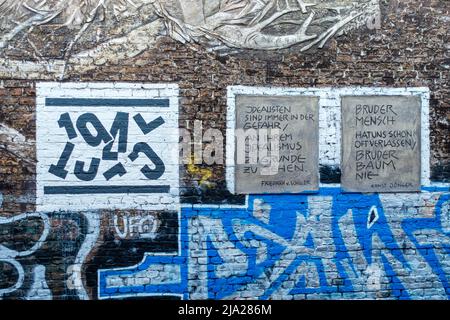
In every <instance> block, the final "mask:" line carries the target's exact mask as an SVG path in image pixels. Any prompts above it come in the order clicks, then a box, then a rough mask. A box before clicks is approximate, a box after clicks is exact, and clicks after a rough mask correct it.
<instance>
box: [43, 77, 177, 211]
mask: <svg viewBox="0 0 450 320" xmlns="http://www.w3.org/2000/svg"><path fill="white" fill-rule="evenodd" d="M159 87H162V85H161V86H159ZM159 87H158V86H157V85H154V86H153V87H151V86H150V87H149V86H147V87H146V88H144V84H100V85H99V84H88V85H86V88H84V89H80V88H78V87H77V85H76V84H70V83H68V84H64V85H55V84H51V83H41V84H39V85H38V88H37V94H38V97H39V98H38V100H39V101H40V102H41V103H39V104H38V106H37V114H38V115H37V135H36V136H37V139H36V141H37V158H38V159H39V166H38V167H37V178H36V180H37V207H38V211H53V210H70V209H75V210H84V209H88V210H90V209H102V208H111V209H115V208H118V209H129V208H148V209H156V210H158V209H169V210H170V209H174V208H175V207H176V206H177V203H178V202H179V200H178V162H177V161H176V160H177V159H178V157H177V156H178V155H177V150H176V149H175V148H167V145H171V144H174V145H175V144H176V143H177V142H178V141H177V139H178V136H177V133H178V129H177V128H178V122H177V114H178V113H177V112H178V109H177V107H176V105H175V103H174V101H173V100H172V102H171V100H170V99H171V97H172V96H173V95H174V94H175V95H176V92H174V91H176V86H171V85H164V87H162V88H161V89H158V88H159ZM80 95H81V96H82V97H81V96H80ZM105 95H107V96H108V98H105ZM133 96H135V97H139V98H133ZM123 97H129V98H123ZM130 181H132V183H130ZM86 195H89V197H86ZM158 204H159V208H158ZM170 207H171V208H170Z"/></svg>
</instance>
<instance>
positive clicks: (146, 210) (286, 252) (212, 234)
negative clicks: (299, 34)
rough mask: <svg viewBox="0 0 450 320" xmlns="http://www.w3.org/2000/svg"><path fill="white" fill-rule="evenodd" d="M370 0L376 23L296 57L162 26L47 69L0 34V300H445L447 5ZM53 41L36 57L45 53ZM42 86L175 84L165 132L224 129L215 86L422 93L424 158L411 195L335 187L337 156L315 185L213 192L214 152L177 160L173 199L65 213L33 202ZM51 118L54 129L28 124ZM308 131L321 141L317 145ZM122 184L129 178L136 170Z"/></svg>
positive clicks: (449, 222)
mask: <svg viewBox="0 0 450 320" xmlns="http://www.w3.org/2000/svg"><path fill="white" fill-rule="evenodd" d="M380 4H381V11H382V20H381V28H380V29H368V28H366V27H362V28H360V29H358V30H354V31H351V32H349V33H347V34H344V35H342V36H340V37H337V38H335V39H332V40H330V41H329V42H328V44H327V45H326V46H325V47H324V48H323V49H311V50H310V51H307V52H300V51H299V48H298V47H295V46H294V47H292V48H290V49H283V50H277V51H258V50H237V51H236V52H229V53H227V54H225V55H222V54H218V53H215V52H209V51H208V50H206V49H205V48H204V47H202V46H200V45H195V44H190V45H185V44H182V43H179V42H177V41H176V40H173V39H171V38H170V37H168V36H158V37H157V38H156V39H150V40H149V39H145V38H139V35H136V37H137V38H136V39H137V40H136V41H137V43H138V44H137V46H138V47H139V43H145V44H146V46H147V45H148V47H145V50H143V51H142V52H141V50H139V51H134V49H135V48H134V47H129V48H127V47H120V46H119V47H115V46H111V47H109V48H110V50H111V51H114V53H116V54H119V55H120V56H122V59H120V60H118V59H116V58H111V59H105V60H95V61H94V60H93V61H92V62H93V63H92V64H90V65H88V66H86V65H83V66H82V67H79V66H78V65H77V63H76V59H73V60H71V61H70V62H69V64H68V65H67V66H66V70H65V74H64V77H63V79H61V78H60V77H59V75H58V74H55V73H54V72H52V69H51V68H50V69H49V70H46V69H45V68H43V69H42V68H37V67H35V65H33V66H32V65H31V64H27V63H24V62H23V61H22V62H21V59H22V58H23V59H25V58H26V59H28V60H29V61H37V60H39V59H36V58H30V57H29V56H28V55H26V54H25V53H24V51H21V50H19V49H20V48H22V45H17V44H16V45H11V46H10V47H9V48H8V49H7V50H5V52H4V53H3V54H4V57H2V63H1V65H0V76H1V80H0V203H1V205H0V207H1V208H0V296H1V297H3V298H6V299H22V298H30V299H39V298H41V299H69V298H70V299H106V298H130V299H132V298H137V297H152V296H158V297H159V296H161V295H164V296H167V297H170V298H175V299H178V298H183V299H198V298H215V299H223V298H242V299H256V298H261V299H269V298H276V299H293V298H295V299H330V298H331V299H335V298H338V299H339V298H345V299H348V298H356V299H361V298H373V299H408V298H409V299H448V297H450V286H449V282H448V279H449V275H450V269H449V268H450V265H449V263H448V261H449V253H450V187H449V179H450V170H449V165H450V158H449V156H450V142H449V136H450V135H449V132H450V131H449V129H450V104H449V101H450V94H449V90H450V89H449V71H448V69H449V64H450V62H449V53H448V49H449V48H448V43H449V39H448V37H449V36H448V29H449V21H450V20H449V19H450V17H449V15H450V14H449V10H450V7H449V4H448V2H447V1H434V0H429V1H410V0H404V1H380ZM99 30H106V27H105V28H104V29H101V28H100V29H99ZM39 32H42V33H45V30H44V29H42V30H40V31H39ZM64 32H67V34H64ZM99 33H100V34H101V32H99ZM69 34H73V31H70V30H66V31H64V29H61V30H58V31H57V34H56V35H55V37H54V41H57V40H58V39H66V40H64V41H66V42H67V38H69ZM133 36H134V35H133ZM33 39H34V38H33ZM150 44H151V45H150ZM23 45H25V44H23ZM79 46H80V47H81V46H84V49H86V48H90V45H89V44H86V43H83V42H82V43H80V44H79ZM76 49H77V50H81V49H82V48H78V47H77V48H76ZM108 50H109V49H108ZM54 51H55V50H54ZM56 51H57V50H56ZM56 51H55V52H53V51H52V52H50V53H48V56H49V57H50V59H56V58H58V57H60V55H61V53H60V52H56ZM134 52H137V53H136V55H135V56H134V54H133V53H134ZM52 61H53V60H52ZM51 63H53V64H54V65H58V63H59V62H54V61H53V62H51ZM11 66H12V67H11ZM8 68H9V69H8ZM27 68H28V69H27ZM5 70H6V71H5ZM8 70H9V71H8ZM13 71H14V72H13ZM43 81H46V82H48V81H58V82H67V84H66V85H68V86H70V85H69V83H78V84H79V85H80V94H77V93H75V94H72V96H70V97H71V98H77V97H78V98H79V97H81V96H82V95H83V94H84V93H82V92H81V91H82V90H85V89H90V87H89V86H88V85H87V83H101V84H105V83H106V84H108V85H110V86H112V87H113V86H114V85H115V84H117V83H124V82H125V83H145V84H168V85H170V86H172V85H177V86H178V88H179V92H178V93H177V94H176V95H178V96H179V98H178V99H177V102H178V114H177V118H178V120H177V121H178V125H179V126H178V127H179V128H180V129H183V128H186V129H189V130H192V129H193V127H194V121H196V120H197V121H198V120H200V121H202V126H203V132H205V131H206V130H208V129H211V128H214V129H219V130H220V131H221V132H222V133H223V134H224V136H226V135H225V132H226V128H227V123H226V119H227V88H228V87H229V86H247V87H276V88H284V90H286V89H289V88H296V89H298V88H300V89H301V88H303V89H314V88H322V89H319V90H327V88H328V89H330V90H333V89H336V90H341V89H342V90H345V89H346V88H347V89H348V88H355V87H359V86H363V87H371V88H376V87H379V88H387V89H388V90H389V89H391V90H392V89H393V88H401V90H406V89H405V88H407V87H408V88H413V87H415V88H419V87H420V88H428V90H429V101H428V100H427V101H428V102H429V125H428V128H429V139H428V144H429V152H428V156H426V158H425V159H424V158H423V157H422V160H425V162H428V161H429V163H430V166H429V168H425V169H426V170H425V173H427V174H426V175H427V176H425V177H423V181H424V182H423V183H422V184H423V185H422V188H421V189H422V190H421V192H420V193H402V194H388V193H380V194H343V193H341V191H340V188H339V177H340V171H339V165H338V164H339V161H337V158H334V157H332V159H331V160H330V159H328V160H330V161H328V162H327V161H325V159H324V158H323V157H322V158H321V161H323V162H324V163H325V164H331V163H332V164H333V165H325V166H322V169H321V182H322V184H321V186H320V190H319V192H318V193H316V194H313V195H249V196H242V195H232V194H231V193H230V192H229V191H228V190H227V184H226V169H227V168H226V165H225V163H223V164H214V165H206V164H183V165H181V166H180V167H179V175H180V177H179V181H177V182H178V183H179V188H180V198H179V202H180V204H179V206H178V208H177V209H176V210H173V208H170V210H161V208H158V209H156V208H151V205H150V206H147V207H145V206H142V203H145V201H146V199H142V201H143V202H139V201H138V203H139V205H136V203H135V204H134V205H130V201H129V200H127V199H124V200H123V204H124V207H126V209H124V207H120V206H116V205H115V204H112V203H110V205H105V204H104V203H105V202H106V203H108V202H107V201H108V200H107V199H106V200H105V199H104V198H102V197H100V199H101V201H100V205H99V207H103V208H104V209H97V208H92V209H90V208H89V206H85V207H83V208H79V209H71V206H70V201H68V202H67V207H66V208H65V209H64V208H62V210H59V209H61V208H58V209H57V210H50V211H49V210H39V209H38V208H37V207H36V204H38V205H39V201H38V199H37V197H36V196H37V191H36V190H39V187H38V186H39V183H40V181H38V182H37V173H38V172H39V170H38V169H37V167H38V166H39V163H38V164H37V160H38V158H37V155H36V153H37V150H39V144H40V143H41V141H44V140H45V138H46V137H45V134H43V135H39V134H38V133H37V131H38V132H39V128H38V130H37V128H36V127H37V123H39V120H38V121H37V120H36V118H37V117H39V116H40V113H39V111H37V110H39V101H37V100H36V96H38V97H40V92H39V85H38V83H40V82H43ZM101 84H100V85H101ZM55 85H56V84H55ZM36 87H37V88H38V90H37V91H38V92H37V91H36ZM94 87H95V85H93V88H94ZM275 90H276V89H275ZM374 90H375V89H374ZM399 90H400V89H399ZM83 92H85V91H83ZM138 92H140V90H138ZM103 94H104V93H103ZM56 96H58V97H60V96H61V95H60V94H57V95H56ZM95 97H98V96H95ZM124 97H126V98H130V96H129V95H125V96H124ZM172 98H173V97H172ZM38 99H39V98H38ZM71 112H72V111H71ZM89 112H92V110H91V111H89ZM118 112H124V110H123V109H120V110H118V109H116V108H114V107H110V108H109V109H105V118H102V119H101V121H102V122H105V121H106V122H105V123H108V125H105V128H107V129H108V131H110V130H109V129H110V128H111V127H110V126H111V125H112V122H113V120H114V117H115V116H116V114H117V113H118ZM69 113H70V112H69ZM59 115H60V114H58V116H59ZM130 115H131V116H130V119H131V118H132V117H133V116H135V115H136V114H131V113H130ZM171 115H172V116H173V115H174V112H169V111H165V112H163V113H162V116H163V117H165V116H167V117H170V116H171ZM143 117H144V119H145V122H146V123H148V122H149V121H150V120H151V119H150V118H146V117H145V114H144V115H143ZM322 120H323V124H324V127H326V126H328V125H329V126H331V127H333V128H337V126H339V125H340V124H339V119H338V117H331V116H330V117H327V118H326V119H322ZM51 127H54V130H57V129H58V128H57V125H56V124H55V123H53V124H52V125H51V126H50V125H49V127H48V128H46V127H45V124H44V125H43V127H42V128H43V129H50V128H51ZM59 129H60V130H62V131H58V132H62V133H63V134H65V131H64V130H63V129H61V128H59ZM42 132H44V131H42ZM55 132H56V131H55ZM110 133H111V132H110ZM55 134H56V133H55ZM58 134H60V133H58ZM117 134H118V133H117ZM321 134H322V135H323V134H324V132H323V128H322V131H321ZM48 138H49V141H50V143H52V141H55V140H52V139H54V138H55V137H54V136H52V135H49V136H48ZM139 139H140V138H136V139H135V140H133V142H132V143H129V146H128V149H127V150H128V152H130V151H131V150H132V149H131V148H132V146H133V145H134V144H135V143H137V142H141V140H139ZM330 139H332V140H333V141H335V140H336V141H338V139H337V137H331V138H330ZM36 140H38V141H37V142H36ZM320 141H321V142H320V146H319V147H320V148H321V149H322V150H327V148H328V147H329V146H328V145H327V143H326V141H327V140H326V139H325V138H323V139H321V140H320ZM65 142H66V140H64V141H63V143H65ZM105 143H106V142H105ZM225 144H226V139H225V141H224V145H225ZM75 146H76V147H77V146H78V143H77V144H75ZM169 147H170V144H168V148H169ZM56 149H57V150H58V152H57V153H58V156H59V152H60V151H61V150H62V149H61V148H56V147H55V150H56ZM81 150H84V149H83V148H81ZM114 150H115V149H114ZM333 150H334V149H333ZM225 151H226V150H225V148H224V152H225ZM225 153H226V152H225ZM79 156H80V157H81V156H84V154H83V153H82V154H80V155H79ZM227 156H229V155H227ZM323 156H325V154H323ZM52 159H53V160H55V161H54V162H55V163H56V162H57V160H58V157H57V156H55V157H53V158H52ZM137 161H139V160H137ZM140 164H142V165H144V164H145V163H144V162H142V163H140ZM86 166H87V164H86ZM140 168H141V166H139V167H138V169H140ZM86 169H87V168H86ZM71 173H72V172H71ZM101 173H103V171H102V172H101ZM139 174H141V173H139ZM98 176H99V177H102V175H101V174H99V175H98ZM116 178H121V177H116ZM123 179H124V180H123V181H125V182H126V183H127V184H134V183H135V182H136V180H139V179H141V177H140V176H139V177H138V176H134V178H130V179H127V178H126V175H125V176H123ZM111 181H113V180H111ZM123 181H120V182H119V184H122V185H123V184H124V182H123ZM83 183H84V184H86V185H88V184H89V183H88V182H83ZM144 198H145V197H144ZM89 199H94V198H93V197H90V198H89ZM119 203H120V201H119ZM150 203H151V202H150ZM161 203H162V202H161ZM63 205H64V203H63ZM94 207H95V206H94Z"/></svg>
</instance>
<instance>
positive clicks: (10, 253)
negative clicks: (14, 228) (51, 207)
mask: <svg viewBox="0 0 450 320" xmlns="http://www.w3.org/2000/svg"><path fill="white" fill-rule="evenodd" d="M33 218H38V219H40V220H41V222H42V224H43V228H42V232H41V233H40V237H39V239H37V240H36V241H35V243H34V244H33V246H32V247H31V248H28V249H26V250H21V251H19V250H14V249H10V248H8V247H7V246H4V245H1V244H0V261H1V262H3V263H8V264H10V265H12V266H13V267H14V268H15V269H16V272H17V274H18V276H17V280H16V282H15V284H14V285H12V286H10V287H8V288H1V289H0V296H3V295H5V294H8V293H11V292H14V291H16V290H17V289H18V288H20V287H21V286H22V285H23V282H24V279H25V274H24V268H23V266H22V264H21V263H20V262H19V261H17V258H19V257H26V256H29V255H31V254H33V253H34V252H36V251H37V250H38V249H39V248H40V247H41V246H42V245H43V243H44V241H45V240H46V239H47V236H48V233H49V228H50V225H49V219H48V216H47V215H45V214H41V213H30V214H21V215H18V216H14V217H11V218H5V217H0V225H7V224H13V223H15V222H19V221H21V220H24V219H33Z"/></svg>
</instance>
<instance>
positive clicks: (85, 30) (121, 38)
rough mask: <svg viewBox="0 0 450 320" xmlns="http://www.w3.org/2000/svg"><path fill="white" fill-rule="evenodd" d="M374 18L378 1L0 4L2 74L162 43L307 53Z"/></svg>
mask: <svg viewBox="0 0 450 320" xmlns="http://www.w3.org/2000/svg"><path fill="white" fill-rule="evenodd" d="M377 14H379V4H378V0H66V1H62V0H0V57H2V58H3V59H2V58H0V74H3V75H6V74H8V73H7V72H8V71H9V72H10V73H11V72H12V73H14V72H16V71H14V70H12V69H13V68H16V66H17V63H16V62H15V61H17V60H20V61H25V62H21V63H25V64H26V65H24V68H25V69H27V70H29V71H32V72H37V73H39V72H45V71H46V72H55V73H64V70H65V69H66V65H67V64H78V65H85V66H87V65H92V62H93V61H95V62H97V63H98V64H101V63H102V61H109V60H111V59H115V60H120V59H124V58H129V57H133V56H135V55H137V54H139V53H141V52H143V51H145V50H147V49H150V48H152V47H153V46H154V45H155V44H156V41H157V39H158V38H159V37H160V36H163V35H169V36H171V37H173V38H174V39H176V40H178V41H181V42H183V43H186V44H193V43H196V44H200V45H202V46H205V47H206V48H208V49H209V50H214V51H220V52H221V53H224V54H227V53H228V52H231V50H240V49H257V50H275V49H284V48H289V47H292V46H295V45H300V47H299V50H301V51H306V50H308V49H311V48H316V47H318V48H322V47H323V46H324V45H325V44H326V43H327V41H328V40H329V39H331V38H332V37H333V36H336V35H338V34H340V33H343V32H347V31H349V30H352V29H355V28H357V27H359V26H361V25H362V24H364V23H366V22H367V21H368V19H371V18H373V17H374V16H376V15H377ZM11 60H13V65H11ZM49 62H51V63H49ZM16 69H17V68H16ZM18 69H19V70H20V69H23V68H21V67H19V68H18Z"/></svg>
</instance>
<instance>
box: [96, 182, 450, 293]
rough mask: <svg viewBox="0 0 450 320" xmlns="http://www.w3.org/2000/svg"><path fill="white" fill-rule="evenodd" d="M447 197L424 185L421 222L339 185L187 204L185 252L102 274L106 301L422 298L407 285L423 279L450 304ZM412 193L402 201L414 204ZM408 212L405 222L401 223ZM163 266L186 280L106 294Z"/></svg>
mask: <svg viewBox="0 0 450 320" xmlns="http://www.w3.org/2000/svg"><path fill="white" fill-rule="evenodd" d="M449 191H450V188H448V187H446V188H432V189H430V188H423V190H422V194H419V195H416V196H417V197H419V198H420V197H421V196H423V199H431V198H435V200H433V201H431V200H430V201H431V202H430V203H429V204H427V205H426V206H428V207H429V208H430V214H429V216H430V218H423V215H421V217H420V218H418V217H414V215H411V212H409V213H408V210H409V209H408V205H407V204H405V202H403V205H402V206H401V207H398V208H394V209H393V208H392V207H385V205H384V204H383V197H384V196H385V195H379V194H343V193H341V190H340V189H339V188H322V189H321V190H320V192H319V194H315V195H303V194H300V195H261V196H259V195H251V196H249V197H248V205H247V206H240V207H239V206H235V207H233V206H229V207H213V206H211V207H210V208H208V207H206V206H202V207H196V206H193V207H186V208H183V209H182V211H181V217H180V244H179V248H180V252H179V255H178V256H174V257H167V256H159V257H158V256H147V257H145V259H144V260H143V262H142V263H141V264H140V265H138V266H135V267H132V268H124V269H120V270H100V271H99V298H108V297H116V298H117V297H121V296H127V295H130V294H132V293H141V294H145V295H161V294H169V295H170V294H173V295H178V296H180V297H182V298H184V299H189V298H190V299H195V298H203V299H230V298H259V299H269V298H280V297H281V298H292V297H297V298H302V297H304V298H306V297H307V295H318V296H320V297H323V298H336V297H337V298H339V297H341V298H346V297H347V298H359V297H361V298H389V299H417V298H421V293H420V292H418V291H417V290H416V289H415V287H414V286H413V285H412V284H411V281H408V280H410V279H409V278H411V277H416V278H420V279H421V281H422V280H423V281H431V282H433V284H434V285H433V287H430V289H429V290H430V292H433V297H434V298H436V297H437V298H448V299H450V286H449V268H448V266H447V265H448V264H445V263H443V262H445V261H446V259H447V261H448V258H449V257H448V256H449V254H450V216H449V215H450V210H449V206H450V193H449ZM430 195H431V196H430ZM408 196H409V195H408V194H405V195H404V196H403V195H398V197H400V198H401V197H405V199H406V203H407V202H408V201H410V200H408ZM421 199H422V198H421ZM424 201H425V200H424ZM410 206H412V207H414V206H417V207H419V206H420V205H419V204H417V205H415V204H414V203H411V205H410ZM400 214H405V217H406V218H401V217H398V218H396V215H400ZM396 221H397V222H396ZM396 223H397V224H396ZM424 234H425V235H427V236H426V237H423V235H424ZM411 252H412V253H411ZM158 265H159V266H160V269H158ZM167 265H171V266H172V267H166V266H167ZM155 268H156V269H158V270H161V272H162V273H164V272H171V273H177V272H178V274H179V277H178V278H176V279H175V280H176V281H175V280H174V279H172V280H171V281H172V282H170V281H169V283H158V284H151V283H149V284H147V285H135V286H129V285H125V286H118V287H111V283H112V282H111V281H110V284H109V287H108V284H107V282H108V279H112V278H114V277H115V276H117V275H120V276H130V277H132V276H133V275H135V278H138V274H139V273H140V272H142V270H153V269H155ZM174 270H176V271H174ZM178 270H179V271H178ZM430 279H431V280H430ZM413 280H414V279H413ZM413 282H414V281H413ZM377 294H382V295H381V296H377ZM422 296H423V293H422Z"/></svg>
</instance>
